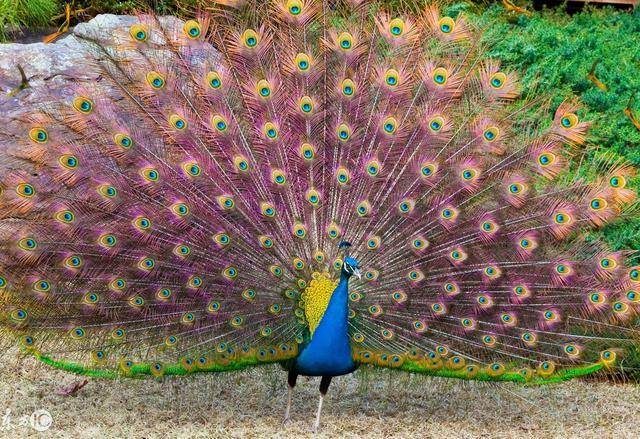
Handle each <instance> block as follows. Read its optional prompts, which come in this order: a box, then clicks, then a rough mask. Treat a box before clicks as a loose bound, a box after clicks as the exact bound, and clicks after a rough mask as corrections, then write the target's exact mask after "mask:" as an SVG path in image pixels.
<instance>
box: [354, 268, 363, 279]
mask: <svg viewBox="0 0 640 439" xmlns="http://www.w3.org/2000/svg"><path fill="white" fill-rule="evenodd" d="M353 274H354V275H356V276H358V279H362V274H360V269H358V268H357V267H353Z"/></svg>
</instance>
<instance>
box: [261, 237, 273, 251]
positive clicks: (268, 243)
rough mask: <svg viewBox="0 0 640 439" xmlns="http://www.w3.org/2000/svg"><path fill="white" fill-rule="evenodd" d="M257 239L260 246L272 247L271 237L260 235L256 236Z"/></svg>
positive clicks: (264, 247) (267, 248) (266, 248)
mask: <svg viewBox="0 0 640 439" xmlns="http://www.w3.org/2000/svg"><path fill="white" fill-rule="evenodd" d="M258 241H259V242H260V247H262V248H263V249H265V250H269V249H270V248H273V238H272V237H271V236H267V235H260V236H258Z"/></svg>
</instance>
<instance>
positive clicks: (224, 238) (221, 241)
mask: <svg viewBox="0 0 640 439" xmlns="http://www.w3.org/2000/svg"><path fill="white" fill-rule="evenodd" d="M213 241H214V242H215V243H216V244H217V245H218V247H220V248H222V247H226V246H227V245H229V244H230V243H231V237H230V236H229V234H228V233H225V232H220V233H216V234H215V235H214V236H213Z"/></svg>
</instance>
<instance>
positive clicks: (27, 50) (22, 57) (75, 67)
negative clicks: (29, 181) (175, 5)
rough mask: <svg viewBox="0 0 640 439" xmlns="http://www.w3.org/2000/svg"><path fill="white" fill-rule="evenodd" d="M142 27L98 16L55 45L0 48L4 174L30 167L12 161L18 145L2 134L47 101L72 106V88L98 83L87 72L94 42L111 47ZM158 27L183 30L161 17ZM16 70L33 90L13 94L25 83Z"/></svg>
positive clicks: (0, 149) (132, 20)
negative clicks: (91, 82) (65, 102)
mask: <svg viewBox="0 0 640 439" xmlns="http://www.w3.org/2000/svg"><path fill="white" fill-rule="evenodd" d="M138 21H139V19H138V17H134V16H118V15H112V14H104V15H98V16H97V17H95V18H93V19H92V20H90V21H89V22H87V23H81V24H78V25H77V26H76V27H75V28H74V29H73V31H72V32H70V33H69V34H67V35H65V36H64V37H63V38H60V39H59V40H57V41H56V42H54V43H51V44H44V43H33V44H19V43H13V44H0V115H1V116H2V119H1V120H2V121H3V124H4V125H3V126H2V127H0V172H1V171H2V169H3V168H4V169H5V170H6V169H7V168H15V167H20V168H23V167H27V168H28V166H29V165H28V164H27V163H21V162H20V161H19V160H16V159H15V158H13V157H11V156H12V155H13V154H12V153H14V152H15V148H16V145H15V142H12V141H11V139H10V138H9V139H8V140H7V138H6V137H4V139H3V134H7V132H10V131H11V129H9V128H7V127H10V126H12V125H14V124H21V123H25V122H24V119H25V118H26V117H28V116H29V114H31V113H33V112H34V111H35V110H36V109H37V108H38V107H40V106H44V105H46V104H47V102H49V101H60V100H70V98H71V96H72V95H73V94H74V91H73V87H71V83H75V82H78V81H85V80H96V81H97V80H98V79H99V78H98V77H97V76H98V74H97V73H96V69H89V68H86V67H84V66H86V65H87V62H89V63H91V59H92V57H94V55H95V46H94V45H92V44H91V41H98V42H104V43H106V44H107V45H109V44H113V43H114V42H117V41H118V40H119V39H122V38H126V36H127V34H128V32H129V28H130V27H131V25H132V24H134V23H136V22H138ZM159 21H160V23H161V24H162V26H163V27H164V28H165V29H173V30H176V31H178V30H179V29H181V28H182V25H183V22H182V21H181V20H179V19H177V18H175V17H159ZM18 66H20V67H22V69H23V71H24V73H25V76H26V78H27V80H28V84H29V86H28V87H27V88H24V89H22V90H20V91H19V92H17V93H13V94H10V92H11V91H12V90H15V89H16V87H18V86H19V85H20V84H21V82H22V77H21V74H20V70H19V68H18ZM91 75H93V76H94V77H92V76H91ZM7 124H9V125H7Z"/></svg>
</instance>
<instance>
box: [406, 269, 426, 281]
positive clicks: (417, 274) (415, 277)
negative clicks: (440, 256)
mask: <svg viewBox="0 0 640 439" xmlns="http://www.w3.org/2000/svg"><path fill="white" fill-rule="evenodd" d="M407 279H409V281H410V282H420V281H421V280H423V279H424V274H423V273H422V271H421V270H417V269H416V270H411V271H409V272H408V273H407Z"/></svg>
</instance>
